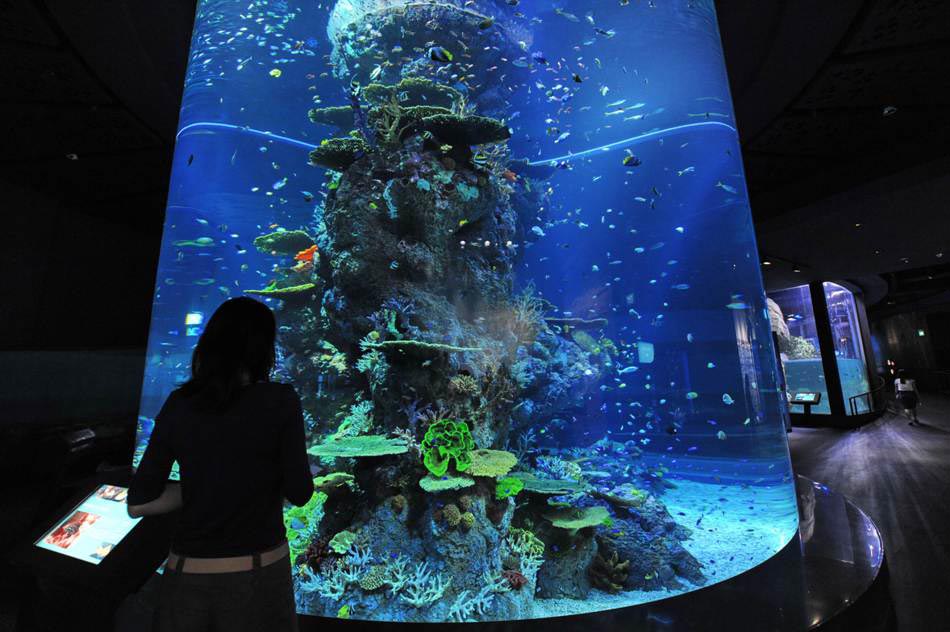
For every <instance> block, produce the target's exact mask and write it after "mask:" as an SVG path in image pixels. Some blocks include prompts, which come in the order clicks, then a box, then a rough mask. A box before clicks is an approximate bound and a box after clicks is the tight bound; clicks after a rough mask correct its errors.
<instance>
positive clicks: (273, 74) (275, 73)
mask: <svg viewBox="0 0 950 632" xmlns="http://www.w3.org/2000/svg"><path fill="white" fill-rule="evenodd" d="M267 74H269V75H270V76H271V77H273V78H274V79H276V78H277V77H279V76H281V75H282V74H283V73H282V72H281V71H280V68H274V69H273V70H271V71H270V72H269V73H267Z"/></svg>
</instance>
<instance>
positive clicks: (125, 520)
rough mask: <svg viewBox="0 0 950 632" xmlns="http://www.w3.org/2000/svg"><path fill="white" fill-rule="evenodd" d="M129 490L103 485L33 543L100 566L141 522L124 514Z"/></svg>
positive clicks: (126, 513)
mask: <svg viewBox="0 0 950 632" xmlns="http://www.w3.org/2000/svg"><path fill="white" fill-rule="evenodd" d="M128 493H129V490H128V489H127V488H125V487H117V486H115V485H102V486H100V487H99V488H98V489H97V490H96V491H94V492H93V493H91V494H90V495H89V496H87V497H86V498H85V499H84V500H83V501H82V502H80V503H79V505H77V506H76V507H74V508H73V509H71V510H70V511H69V512H68V513H67V514H66V516H65V517H64V518H63V519H62V520H60V521H59V522H58V523H56V525H55V526H53V528H52V529H50V530H49V531H48V532H46V533H45V534H44V535H43V537H41V538H40V539H39V540H37V542H36V546H38V547H40V548H41V549H47V550H49V551H53V552H55V553H61V554H63V555H68V556H70V557H75V558H76V559H79V560H82V561H84V562H89V563H91V564H98V563H99V562H101V561H102V560H103V559H105V557H106V556H107V555H109V553H111V552H112V549H113V548H115V547H116V546H117V545H118V544H119V542H121V541H122V538H124V537H125V536H126V535H128V533H129V531H131V530H132V528H133V527H135V525H136V524H138V522H139V520H141V518H130V517H129V514H128V512H127V510H126V504H125V501H126V497H127V496H128Z"/></svg>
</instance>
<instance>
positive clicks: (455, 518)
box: [442, 504, 462, 529]
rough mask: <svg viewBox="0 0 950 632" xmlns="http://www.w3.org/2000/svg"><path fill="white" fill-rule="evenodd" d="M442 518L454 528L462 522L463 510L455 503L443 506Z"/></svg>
mask: <svg viewBox="0 0 950 632" xmlns="http://www.w3.org/2000/svg"><path fill="white" fill-rule="evenodd" d="M442 519H443V520H445V524H447V525H449V526H450V527H452V528H453V529H454V528H455V527H457V526H459V523H460V522H462V512H461V511H459V508H458V507H456V506H455V505H452V504H449V505H446V506H445V507H443V508H442Z"/></svg>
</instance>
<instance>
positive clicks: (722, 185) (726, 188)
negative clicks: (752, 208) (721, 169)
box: [716, 180, 739, 195]
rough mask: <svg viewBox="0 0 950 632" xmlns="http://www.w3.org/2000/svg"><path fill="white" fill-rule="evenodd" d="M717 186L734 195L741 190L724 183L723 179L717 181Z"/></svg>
mask: <svg viewBox="0 0 950 632" xmlns="http://www.w3.org/2000/svg"><path fill="white" fill-rule="evenodd" d="M716 186H717V187H718V188H720V189H722V190H723V191H725V192H726V193H731V194H733V195H735V194H736V193H738V192H739V191H738V190H737V189H736V188H735V187H733V186H729V185H728V184H724V183H723V182H722V181H721V180H720V181H719V182H717V183H716Z"/></svg>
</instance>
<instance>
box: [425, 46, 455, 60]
mask: <svg viewBox="0 0 950 632" xmlns="http://www.w3.org/2000/svg"><path fill="white" fill-rule="evenodd" d="M428 56H429V59H431V60H432V61H437V62H440V63H443V64H447V63H449V62H451V61H452V60H453V59H455V56H454V55H453V54H452V53H451V52H449V51H448V50H446V49H445V48H442V47H441V46H433V47H432V48H430V49H429V52H428Z"/></svg>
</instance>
